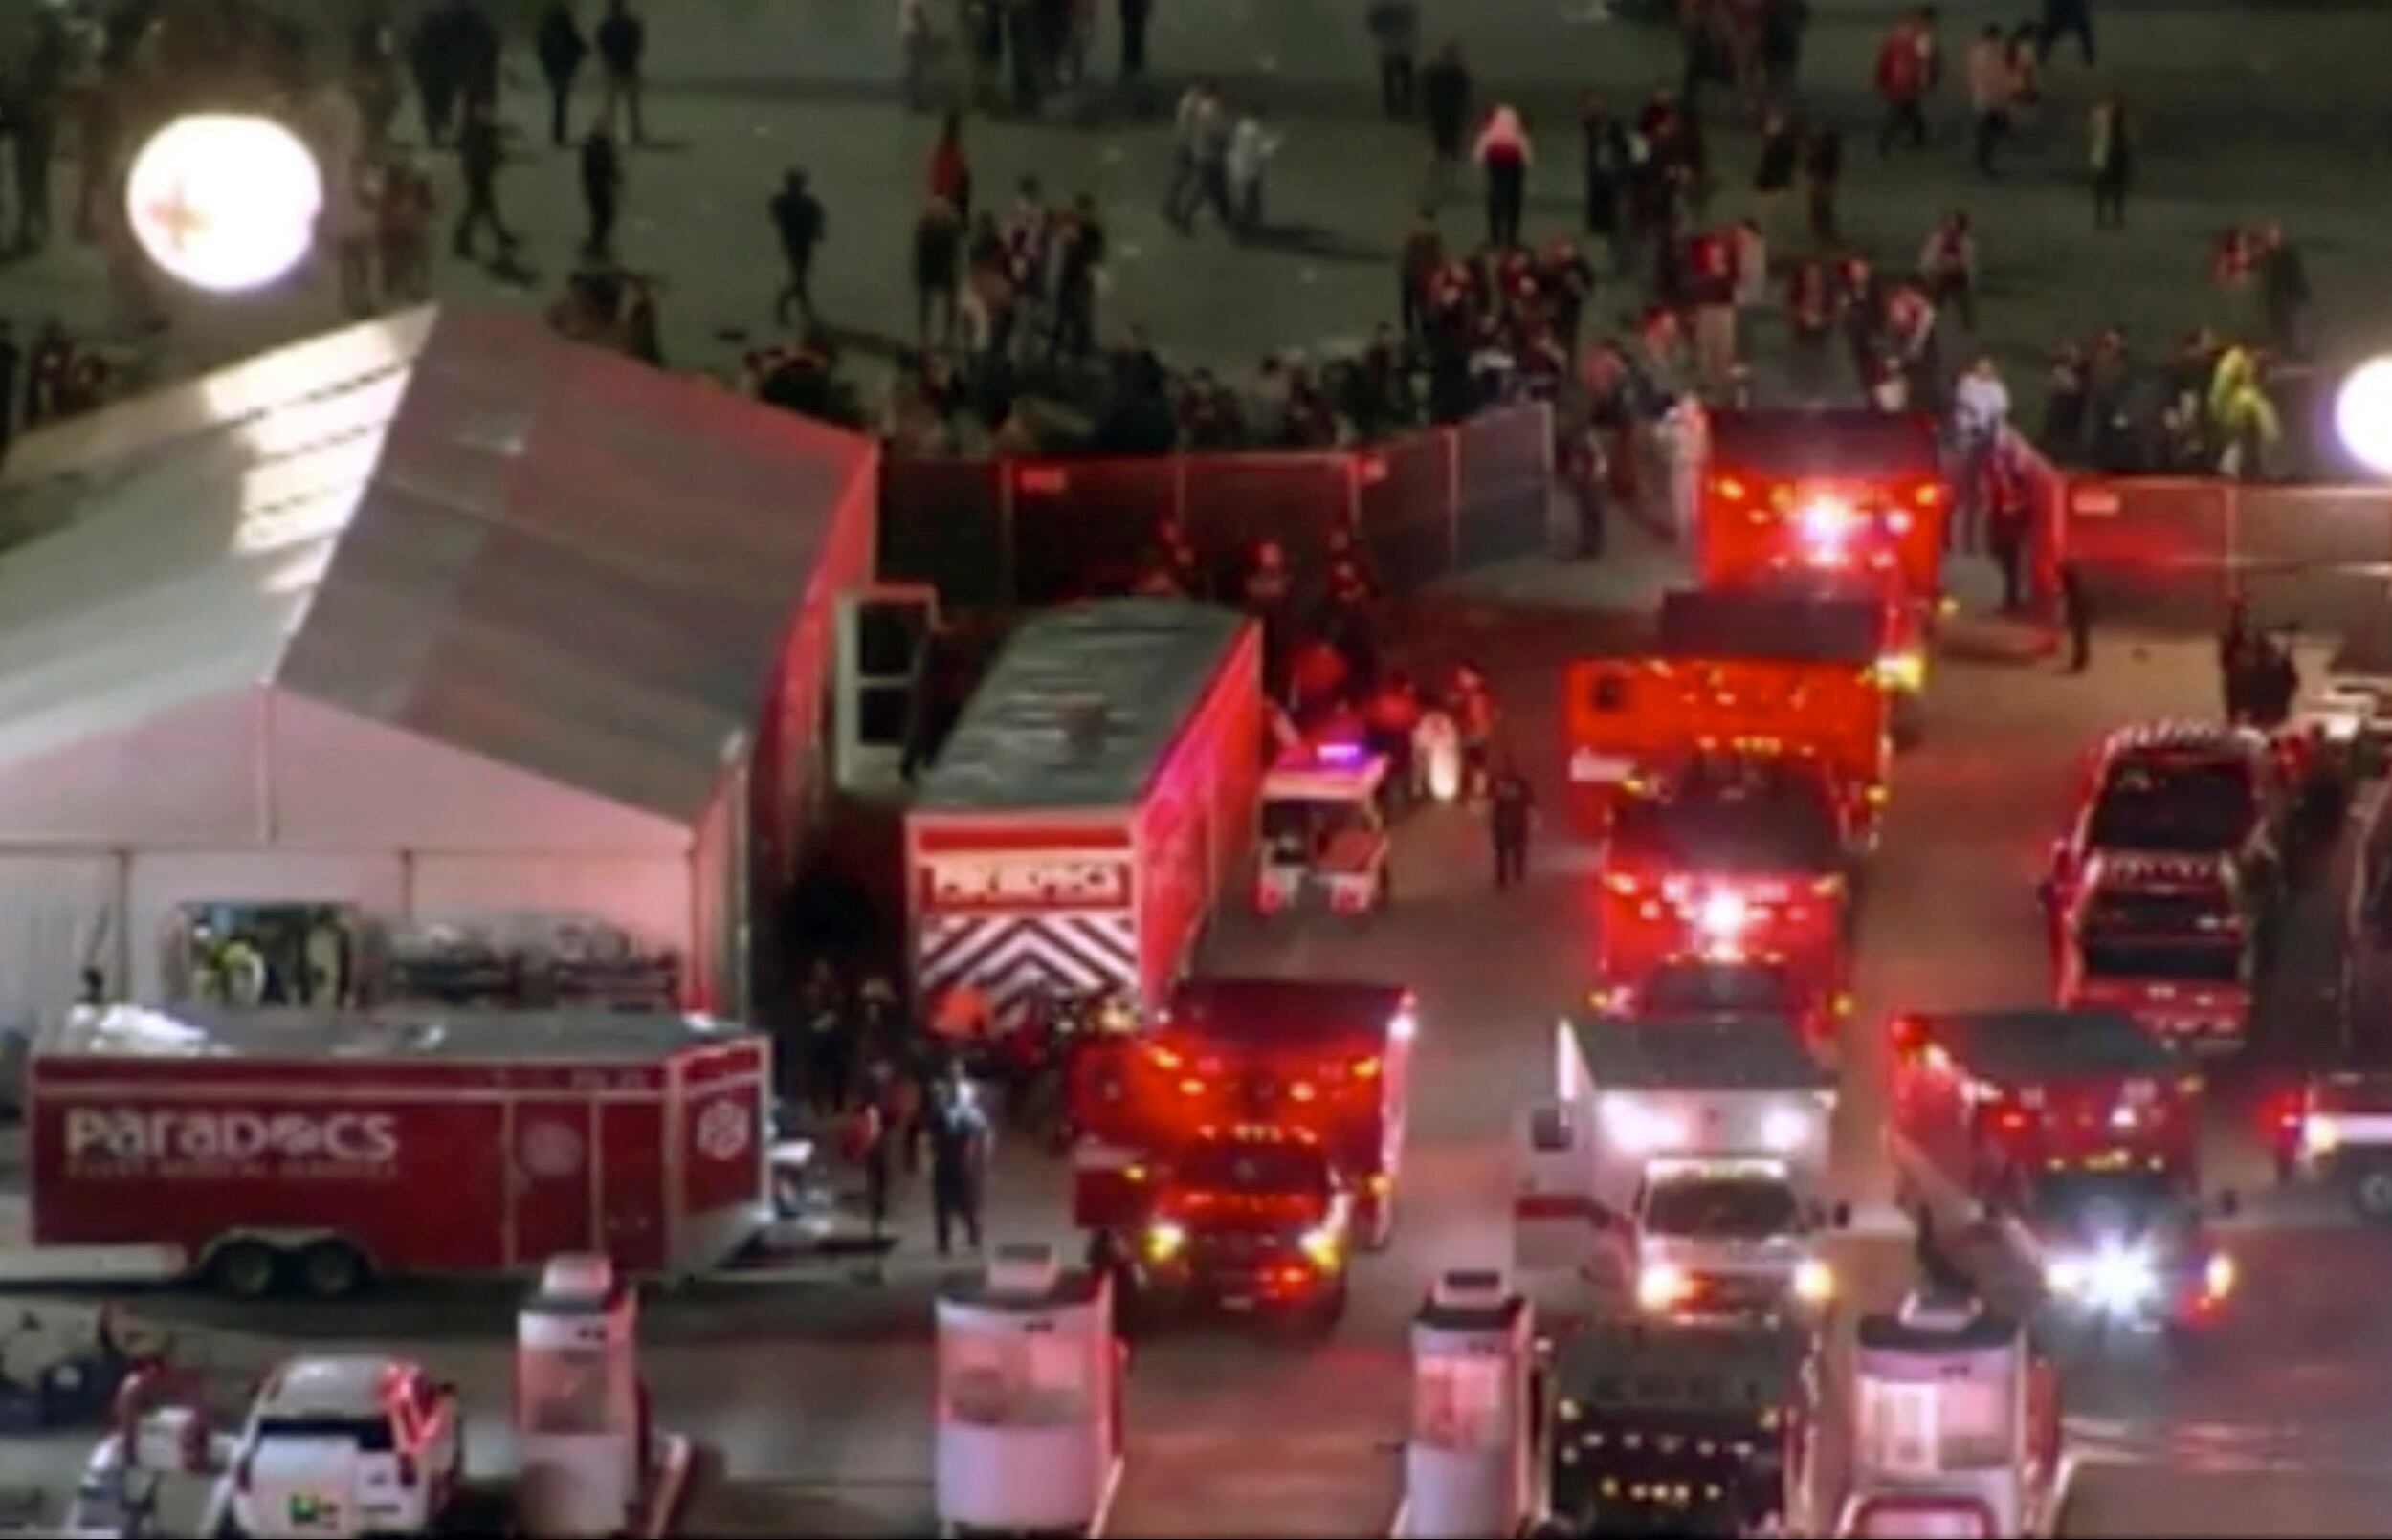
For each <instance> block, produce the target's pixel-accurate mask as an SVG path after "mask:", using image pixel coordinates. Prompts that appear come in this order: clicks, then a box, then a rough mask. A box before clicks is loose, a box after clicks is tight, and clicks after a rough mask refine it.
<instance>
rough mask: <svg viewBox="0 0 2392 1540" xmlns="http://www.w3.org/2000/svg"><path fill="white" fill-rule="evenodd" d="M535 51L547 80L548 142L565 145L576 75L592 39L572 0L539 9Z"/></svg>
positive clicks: (554, 0)
mask: <svg viewBox="0 0 2392 1540" xmlns="http://www.w3.org/2000/svg"><path fill="white" fill-rule="evenodd" d="M532 51H533V52H534V53H536V54H538V55H540V73H541V76H542V77H543V78H544V79H545V80H546V81H547V82H548V142H549V143H551V144H553V145H555V146H556V147H557V148H558V149H563V148H565V143H566V137H567V134H568V133H569V129H568V127H567V122H568V119H569V114H570V110H571V107H572V101H573V77H575V76H576V75H579V74H580V73H581V70H582V60H584V59H585V58H587V57H588V56H589V42H588V40H587V38H585V37H583V36H582V24H581V23H580V22H578V21H576V20H574V19H573V7H572V4H571V0H549V3H548V8H547V9H546V10H544V11H542V12H541V13H540V30H539V31H538V33H535V34H534V36H533V41H532Z"/></svg>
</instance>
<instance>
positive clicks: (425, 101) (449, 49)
mask: <svg viewBox="0 0 2392 1540" xmlns="http://www.w3.org/2000/svg"><path fill="white" fill-rule="evenodd" d="M456 24H457V12H456V11H454V10H452V9H451V8H449V7H447V6H442V7H440V8H438V9H436V10H434V11H431V12H429V13H428V14H426V15H425V16H424V18H423V19H422V20H421V21H419V22H417V23H416V24H415V33H414V35H413V36H411V37H410V38H409V39H408V46H407V67H408V72H409V73H410V74H411V75H412V76H413V77H415V105H416V109H417V111H418V112H419V113H421V114H422V117H423V121H424V143H425V144H426V145H428V146H430V147H431V148H433V149H438V148H439V147H441V146H442V145H444V144H446V143H448V142H449V130H450V129H451V128H452V127H454V125H455V122H456V94H457V87H458V86H459V84H460V83H461V82H460V81H459V79H458V77H457V38H456V30H457V26H456Z"/></svg>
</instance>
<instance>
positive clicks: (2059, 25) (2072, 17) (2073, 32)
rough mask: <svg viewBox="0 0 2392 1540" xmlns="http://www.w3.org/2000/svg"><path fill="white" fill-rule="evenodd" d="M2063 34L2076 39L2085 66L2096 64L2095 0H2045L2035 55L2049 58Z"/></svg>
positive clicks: (2091, 66)
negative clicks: (2094, 56)
mask: <svg viewBox="0 0 2392 1540" xmlns="http://www.w3.org/2000/svg"><path fill="white" fill-rule="evenodd" d="M2063 37H2073V38H2075V39H2076V52H2077V55H2078V56H2079V57H2081V58H2082V59H2083V60H2084V61H2085V68H2087V69H2089V70H2090V69H2092V68H2093V0H2043V24H2042V26H2040V27H2039V28H2037V29H2036V33H2035V59H2036V62H2038V63H2044V62H2048V61H2049V59H2050V57H2051V50H2052V48H2053V46H2054V45H2055V44H2057V43H2058V42H2059V40H2060V39H2061V38H2063Z"/></svg>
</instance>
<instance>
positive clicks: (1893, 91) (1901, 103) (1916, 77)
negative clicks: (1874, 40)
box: [1877, 9, 1936, 156]
mask: <svg viewBox="0 0 2392 1540" xmlns="http://www.w3.org/2000/svg"><path fill="white" fill-rule="evenodd" d="M1935 66H1936V38H1935V12H1934V11H1933V10H1931V9H1930V10H1921V11H1916V12H1914V13H1913V14H1911V15H1908V16H1905V17H1903V18H1902V19H1901V20H1900V21H1897V22H1895V23H1894V26H1893V28H1892V30H1890V31H1889V32H1887V33H1886V35H1885V41H1884V42H1883V43H1881V44H1879V45H1878V47H1877V99H1878V100H1880V101H1882V102H1884V103H1885V121H1884V122H1883V123H1882V124H1880V125H1879V127H1878V129H1877V153H1878V154H1879V155H1881V156H1882V155H1891V154H1892V153H1894V141H1896V140H1905V141H1908V142H1909V144H1910V147H1911V148H1913V149H1924V148H1926V146H1927V115H1926V100H1927V93H1928V91H1930V90H1931V89H1933V87H1934V85H1935Z"/></svg>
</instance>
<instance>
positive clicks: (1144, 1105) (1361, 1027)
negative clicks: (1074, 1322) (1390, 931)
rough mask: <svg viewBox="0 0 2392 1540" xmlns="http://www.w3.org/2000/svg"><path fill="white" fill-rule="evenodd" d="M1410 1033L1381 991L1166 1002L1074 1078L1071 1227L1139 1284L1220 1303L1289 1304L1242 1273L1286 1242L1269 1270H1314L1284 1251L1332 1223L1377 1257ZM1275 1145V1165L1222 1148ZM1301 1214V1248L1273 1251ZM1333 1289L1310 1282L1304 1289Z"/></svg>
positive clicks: (1220, 982) (1391, 1204)
mask: <svg viewBox="0 0 2392 1540" xmlns="http://www.w3.org/2000/svg"><path fill="white" fill-rule="evenodd" d="M1418 1025H1419V1016H1418V1012H1417V1009H1416V1007H1415V1004H1414V1001H1413V999H1412V996H1411V994H1410V993H1409V992H1408V991H1406V990H1404V989H1401V988H1397V987H1394V986H1391V985H1382V984H1368V983H1340V982H1323V981H1318V980H1313V979H1195V980H1191V981H1188V982H1185V983H1183V984H1181V985H1180V986H1179V987H1178V988H1177V989H1176V990H1174V991H1173V993H1172V995H1171V998H1170V1001H1169V1002H1168V1004H1167V1006H1166V1007H1165V1009H1164V1011H1163V1014H1162V1015H1161V1017H1160V1018H1159V1019H1158V1020H1157V1022H1156V1023H1155V1025H1154V1026H1153V1027H1152V1028H1151V1029H1149V1030H1148V1031H1145V1032H1143V1033H1140V1034H1136V1035H1134V1036H1127V1037H1123V1038H1119V1039H1117V1040H1114V1041H1111V1042H1108V1043H1105V1044H1103V1045H1097V1046H1096V1047H1095V1048H1093V1049H1092V1050H1091V1051H1090V1052H1089V1053H1088V1054H1087V1055H1085V1056H1084V1057H1083V1058H1082V1060H1081V1061H1080V1062H1079V1064H1078V1065H1077V1066H1076V1067H1075V1069H1074V1081H1073V1085H1072V1089H1071V1102H1072V1124H1073V1126H1074V1128H1075V1129H1076V1130H1078V1131H1079V1140H1078V1143H1077V1145H1076V1147H1075V1148H1074V1152H1073V1168H1074V1169H1073V1195H1072V1201H1073V1215H1074V1222H1075V1223H1077V1224H1078V1225H1080V1226H1081V1227H1082V1228H1084V1229H1086V1230H1088V1231H1090V1232H1091V1233H1092V1235H1094V1236H1096V1238H1097V1239H1098V1240H1099V1241H1100V1242H1102V1243H1106V1244H1108V1245H1110V1246H1111V1247H1112V1249H1113V1251H1114V1253H1115V1254H1116V1255H1118V1256H1121V1257H1124V1258H1128V1259H1132V1260H1133V1261H1134V1263H1135V1264H1136V1265H1140V1266H1141V1267H1142V1268H1145V1269H1146V1270H1147V1271H1146V1273H1145V1274H1144V1281H1148V1282H1154V1281H1157V1280H1160V1281H1162V1282H1163V1283H1166V1284H1168V1285H1169V1286H1170V1287H1172V1288H1174V1289H1175V1290H1195V1291H1199V1292H1205V1293H1208V1294H1210V1295H1212V1296H1213V1297H1215V1298H1216V1299H1224V1300H1228V1301H1229V1302H1230V1303H1245V1304H1251V1303H1255V1302H1257V1301H1258V1300H1260V1299H1264V1298H1269V1299H1273V1300H1276V1299H1280V1298H1282V1297H1284V1296H1285V1295H1287V1294H1288V1293H1289V1292H1290V1291H1291V1290H1292V1289H1293V1288H1294V1285H1293V1284H1292V1283H1291V1282H1290V1281H1289V1279H1288V1278H1287V1277H1286V1276H1283V1272H1282V1271H1281V1270H1272V1269H1265V1273H1267V1276H1264V1275H1262V1274H1254V1275H1253V1276H1249V1275H1250V1274H1251V1273H1252V1269H1249V1268H1247V1267H1246V1266H1245V1265H1244V1264H1245V1262H1247V1261H1251V1260H1254V1259H1255V1258H1257V1257H1261V1256H1264V1255H1265V1254H1269V1255H1272V1256H1275V1255H1276V1253H1277V1252H1278V1251H1281V1250H1284V1249H1286V1247H1283V1246H1281V1245H1280V1243H1281V1242H1282V1241H1285V1242H1287V1243H1289V1244H1290V1245H1293V1246H1295V1250H1294V1251H1293V1252H1291V1253H1290V1254H1289V1256H1288V1257H1287V1258H1286V1259H1285V1261H1284V1267H1285V1268H1299V1269H1300V1268H1301V1267H1303V1266H1304V1265H1306V1258H1308V1257H1310V1258H1311V1260H1312V1261H1313V1262H1315V1263H1317V1262H1318V1257H1312V1253H1313V1252H1314V1251H1316V1250H1325V1249H1326V1248H1327V1241H1326V1239H1325V1237H1324V1238H1321V1239H1320V1240H1319V1241H1318V1244H1317V1245H1304V1244H1301V1243H1302V1242H1304V1241H1305V1239H1306V1237H1308V1236H1311V1234H1312V1231H1313V1230H1314V1229H1317V1228H1319V1227H1320V1226H1321V1225H1323V1224H1327V1223H1328V1222H1329V1221H1331V1220H1332V1219H1334V1220H1335V1221H1336V1222H1335V1224H1334V1225H1333V1226H1332V1227H1333V1228H1334V1229H1335V1230H1336V1231H1337V1233H1338V1235H1339V1237H1340V1238H1341V1237H1343V1236H1344V1235H1346V1234H1348V1233H1350V1234H1351V1236H1352V1237H1353V1239H1354V1241H1355V1243H1357V1244H1359V1245H1361V1246H1363V1247H1365V1248H1371V1249H1375V1248H1377V1247H1380V1246H1383V1245H1384V1244H1385V1243H1386V1242H1387V1240H1388V1238H1389V1237H1390V1235H1391V1234H1392V1233H1393V1229H1394V1223H1395V1199H1396V1182H1397V1178H1398V1176H1399V1174H1400V1169H1401V1164H1402V1155H1403V1147H1404V1126H1405V1092H1406V1081H1407V1080H1408V1078H1409V1068H1410V1061H1411V1045H1412V1039H1413V1036H1414V1034H1415V1032H1416V1031H1417V1030H1418ZM1274 1140H1276V1141H1277V1143H1278V1145H1279V1146H1280V1147H1281V1148H1279V1149H1278V1150H1277V1151H1276V1152H1275V1153H1272V1154H1269V1155H1256V1154H1254V1153H1253V1151H1252V1150H1251V1149H1249V1150H1248V1153H1247V1155H1245V1156H1243V1157H1241V1156H1239V1155H1237V1154H1236V1152H1234V1151H1231V1150H1229V1148H1228V1146H1229V1144H1232V1143H1234V1144H1238V1145H1241V1146H1248V1147H1252V1146H1259V1145H1261V1144H1265V1143H1270V1142H1272V1141H1274ZM1308 1152H1309V1153H1308ZM1250 1167H1251V1171H1250V1170H1249V1169H1248V1168H1250ZM1225 1174H1226V1175H1225ZM1250 1177H1251V1180H1250V1179H1249V1178H1250ZM1279 1177H1285V1178H1286V1180H1285V1181H1284V1182H1281V1181H1279V1180H1278V1178H1279ZM1257 1183H1259V1184H1260V1185H1256V1184H1257ZM1232 1187H1234V1188H1236V1189H1237V1192H1236V1193H1235V1194H1232V1193H1230V1192H1229V1188H1232ZM1305 1204H1311V1205H1312V1206H1314V1207H1317V1208H1318V1209H1319V1211H1320V1212H1319V1213H1318V1215H1316V1216H1315V1217H1314V1218H1313V1219H1312V1220H1309V1221H1307V1222H1306V1225H1305V1226H1303V1227H1302V1233H1301V1234H1290V1235H1286V1236H1283V1235H1281V1234H1280V1233H1279V1232H1280V1231H1281V1230H1284V1229H1286V1227H1287V1226H1286V1224H1284V1223H1282V1222H1280V1221H1283V1220H1285V1219H1286V1215H1287V1213H1292V1212H1294V1211H1295V1209H1296V1208H1297V1207H1301V1206H1303V1205H1305ZM1282 1211H1285V1212H1282ZM1200 1214H1201V1222H1200V1221H1199V1219H1198V1218H1197V1217H1196V1216H1198V1215H1200ZM1241 1215H1243V1216H1246V1217H1247V1218H1246V1219H1241V1217H1240V1216H1241ZM1247 1219H1251V1221H1252V1222H1251V1223H1248V1222H1247ZM1198 1231H1202V1232H1203V1233H1202V1234H1201V1235H1199V1234H1197V1233H1196V1232H1198ZM1198 1242H1201V1244H1199V1243H1198ZM1341 1244H1342V1241H1341V1239H1340V1245H1341ZM1233 1262H1234V1263H1235V1264H1236V1265H1234V1266H1232V1265H1230V1264H1231V1263H1233ZM1341 1277H1342V1275H1341V1273H1340V1274H1338V1275H1337V1276H1336V1278H1335V1279H1333V1278H1332V1277H1331V1275H1330V1272H1329V1270H1328V1269H1326V1268H1325V1267H1321V1266H1315V1267H1314V1268H1313V1270H1312V1272H1311V1273H1309V1274H1307V1275H1306V1279H1309V1280H1310V1281H1311V1282H1313V1283H1318V1284H1323V1285H1326V1284H1328V1283H1331V1282H1341ZM1257 1278H1259V1280H1260V1281H1259V1282H1257ZM1306 1279H1298V1280H1296V1282H1305V1281H1306ZM1266 1286H1267V1287H1266ZM1305 1292H1308V1293H1309V1288H1308V1289H1307V1290H1306V1291H1305Z"/></svg>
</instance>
